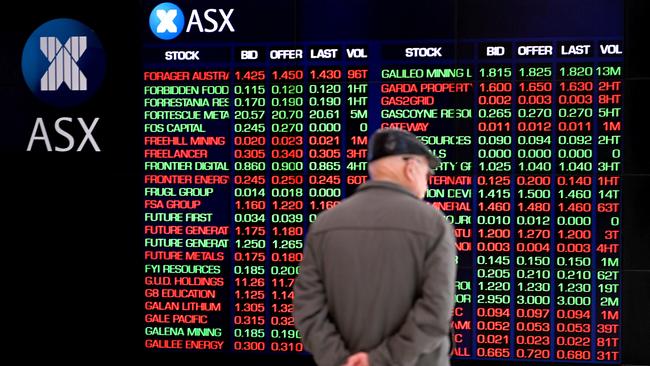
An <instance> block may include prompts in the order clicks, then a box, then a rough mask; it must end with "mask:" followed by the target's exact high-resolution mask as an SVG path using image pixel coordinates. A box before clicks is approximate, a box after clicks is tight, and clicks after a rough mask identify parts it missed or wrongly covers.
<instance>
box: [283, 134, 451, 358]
mask: <svg viewBox="0 0 650 366" xmlns="http://www.w3.org/2000/svg"><path fill="white" fill-rule="evenodd" d="M438 165H439V160H438V159H437V158H436V157H435V156H434V155H433V154H432V153H431V151H430V150H429V148H428V147H427V146H426V145H424V144H423V143H422V142H420V141H419V140H418V139H417V138H416V137H415V135H413V134H411V133H409V132H406V131H403V130H399V129H390V128H387V129H380V130H377V131H376V132H375V133H374V134H373V135H372V136H371V138H370V142H369V145H368V173H369V176H370V180H369V181H368V182H366V183H364V184H363V185H361V186H360V187H359V188H358V189H357V191H356V192H355V193H354V194H353V195H352V196H350V197H349V198H347V199H345V200H343V201H341V202H340V203H339V204H338V205H337V206H335V207H334V208H332V209H330V210H327V211H324V212H322V213H321V214H320V215H319V216H318V218H317V219H316V221H315V222H314V223H313V224H312V225H311V226H310V228H309V231H308V233H307V238H306V245H305V256H304V260H303V262H302V263H301V269H300V274H299V275H298V277H297V278H296V282H295V286H294V290H295V300H294V312H293V316H294V318H295V323H296V328H297V329H298V330H299V331H300V333H301V336H302V341H303V343H304V345H305V348H306V349H307V350H308V351H309V352H310V353H311V354H312V355H313V357H314V360H315V361H316V363H317V364H318V365H319V366H341V365H346V366H366V365H370V366H388V365H391V366H393V365H399V366H412V365H413V366H421V365H428V366H437V365H449V363H450V362H449V357H450V347H451V345H450V334H451V333H450V331H451V329H450V325H451V316H452V311H453V306H454V295H455V290H454V289H455V281H456V264H455V255H456V246H455V243H456V238H455V236H454V230H453V226H452V225H451V224H450V223H449V222H448V221H447V220H446V219H445V217H444V216H443V214H442V213H441V212H440V211H439V210H437V209H435V208H434V207H433V206H431V205H429V204H428V203H426V202H425V201H423V200H422V199H423V198H424V196H425V194H426V191H427V188H428V181H429V177H430V175H431V174H432V171H433V169H435V168H436V167H437V166H438Z"/></svg>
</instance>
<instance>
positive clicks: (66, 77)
mask: <svg viewBox="0 0 650 366" xmlns="http://www.w3.org/2000/svg"><path fill="white" fill-rule="evenodd" d="M105 70H106V57H105V54H104V48H103V47H102V44H101V42H100V41H99V38H97V36H96V35H95V32H93V30H92V29H90V28H88V27H87V26H86V25H84V24H83V23H81V22H78V21H76V20H73V19H65V18H61V19H54V20H50V21H48V22H46V23H44V24H42V25H41V26H40V27H38V28H37V29H36V30H35V31H34V32H33V33H32V34H31V36H30V37H29V38H28V39H27V42H26V43H25V47H24V48H23V58H22V71H23V77H24V78H25V82H26V83H27V86H28V87H29V89H30V90H31V91H32V93H33V94H34V95H35V96H36V97H37V98H39V99H41V100H42V101H43V102H45V103H48V104H50V105H53V106H56V107H70V106H74V105H79V104H81V103H83V102H85V101H86V100H88V99H89V98H90V97H91V96H93V95H94V94H95V92H96V91H97V89H99V87H100V86H101V84H102V81H103V79H104V72H105Z"/></svg>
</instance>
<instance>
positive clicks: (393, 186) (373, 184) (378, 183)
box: [357, 179, 417, 199]
mask: <svg viewBox="0 0 650 366" xmlns="http://www.w3.org/2000/svg"><path fill="white" fill-rule="evenodd" d="M370 189H390V190H393V191H397V192H400V193H404V194H407V195H409V196H411V197H413V198H416V199H417V197H416V196H415V195H414V194H413V193H411V192H410V191H409V190H407V189H406V188H404V187H402V186H401V185H399V184H397V183H393V182H389V181H386V180H372V179H370V180H368V181H366V182H365V183H363V184H362V185H360V186H359V187H358V188H357V192H361V191H366V190H370Z"/></svg>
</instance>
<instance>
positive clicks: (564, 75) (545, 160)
mask: <svg viewBox="0 0 650 366" xmlns="http://www.w3.org/2000/svg"><path fill="white" fill-rule="evenodd" d="M248 3H249V2H227V1H225V2H218V3H214V2H178V3H176V4H174V3H159V2H151V3H150V4H148V6H145V9H144V10H145V11H144V13H145V15H146V17H144V18H143V20H142V28H143V34H144V36H143V38H144V40H145V43H144V47H143V50H142V61H143V64H142V72H141V82H142V85H141V87H142V93H141V94H142V101H141V103H142V104H141V106H142V118H141V120H140V122H139V123H141V132H142V141H141V142H142V145H141V153H142V156H141V159H142V171H141V172H142V176H141V177H142V187H141V190H142V191H141V193H142V194H141V199H142V226H141V229H142V231H141V234H142V260H143V263H142V274H143V277H142V285H143V291H144V294H143V302H142V310H143V321H142V328H141V332H142V335H143V344H142V347H143V348H144V349H145V350H146V351H147V352H152V353H154V352H161V353H166V352H174V353H206V354H229V355H233V354H249V355H250V354H253V355H270V354H282V355H289V356H291V357H293V356H295V359H305V360H306V359H307V356H308V352H307V351H306V350H305V349H304V346H303V345H302V343H301V339H300V333H299V332H298V331H297V330H296V328H295V327H294V321H293V318H292V316H291V313H292V309H293V308H292V301H293V296H294V293H293V284H294V279H295V277H296V275H297V274H298V273H299V271H300V261H301V260H302V258H303V254H302V253H303V249H304V244H305V243H304V236H305V234H306V232H307V230H308V228H309V223H310V222H312V221H313V220H314V219H315V217H316V216H317V215H318V213H319V212H322V211H323V210H326V209H328V208H331V207H334V206H335V205H336V204H337V203H338V202H340V200H342V199H345V198H346V197H348V196H350V195H352V194H354V191H355V189H356V188H357V187H359V185H360V184H362V183H363V182H365V181H366V180H367V179H368V176H367V172H366V168H367V164H366V154H367V150H366V145H367V142H368V137H369V135H370V134H371V133H372V132H373V131H374V130H376V129H378V128H382V127H396V128H402V129H405V130H408V131H411V132H413V133H414V134H416V135H417V136H418V138H419V139H420V140H421V141H422V142H424V143H425V144H427V145H428V146H429V147H430V148H431V149H432V150H433V151H434V152H435V154H436V155H437V156H438V157H440V159H441V161H442V163H441V166H440V168H439V169H438V170H437V171H436V174H435V175H434V176H431V177H430V180H429V183H430V188H429V190H428V192H427V194H426V197H425V200H426V201H427V202H429V203H430V204H431V206H432V208H433V207H435V208H438V209H441V210H442V211H443V212H444V213H445V215H446V217H447V219H448V220H449V221H450V222H451V223H453V224H454V226H455V234H456V237H457V243H456V248H457V250H458V255H457V257H456V261H457V264H458V268H459V270H458V276H457V277H458V278H457V283H456V298H455V301H456V305H455V308H454V314H453V315H454V316H453V328H454V332H455V336H454V341H455V349H454V354H453V359H454V360H457V361H462V360H495V361H538V362H549V363H554V362H578V363H594V364H600V363H602V364H617V363H620V362H621V344H622V342H621V319H622V315H621V297H622V296H621V294H622V289H621V284H622V282H621V250H622V242H623V240H622V233H621V218H622V202H623V200H622V193H621V188H622V168H623V167H622V164H623V155H624V151H623V146H624V145H623V139H622V138H623V130H624V128H625V121H624V118H623V117H624V116H623V102H624V96H623V75H624V72H625V70H624V57H625V55H624V53H623V52H624V48H623V41H624V40H623V32H622V7H621V5H620V4H618V5H613V4H612V3H611V2H605V1H602V2H598V1H597V2H596V3H597V4H596V5H594V4H591V8H590V9H589V10H588V11H587V10H585V9H582V8H581V7H580V5H579V4H573V3H571V2H569V3H567V4H564V3H561V2H551V3H553V4H555V5H559V6H560V7H564V9H555V10H554V11H548V12H544V11H540V9H538V8H536V7H532V6H531V7H530V8H526V7H513V9H508V8H507V7H506V8H499V9H492V8H490V7H488V6H485V5H483V6H481V7H480V9H471V7H470V6H468V7H469V8H465V7H462V6H461V7H454V6H452V5H447V6H445V5H440V6H441V8H440V9H437V8H436V6H438V5H432V4H429V5H428V6H424V7H423V8H422V9H420V8H418V6H419V5H413V6H411V7H410V8H409V9H408V10H409V11H404V10H402V11H400V10H395V9H394V8H393V7H396V6H398V5H395V4H394V5H392V6H387V7H386V8H380V6H379V5H377V7H372V6H371V5H369V4H365V5H364V6H366V7H371V9H367V8H365V7H362V6H357V7H351V8H343V7H342V6H343V5H342V4H343V3H341V4H340V6H341V7H342V8H340V9H334V10H332V9H330V10H329V11H325V10H324V8H323V7H324V6H325V5H321V6H315V5H314V6H309V5H307V4H298V5H297V4H294V2H290V3H289V4H288V5H286V6H283V5H281V4H265V5H261V4H260V2H257V3H255V4H254V2H251V4H248ZM271 3H273V2H271ZM442 3H444V2H442ZM601 3H602V4H601ZM513 4H514V2H513ZM597 5H598V6H597ZM328 6H333V5H332V4H329V5H328ZM344 9H345V10H344ZM515 9H517V12H515ZM497 10H498V11H497ZM509 10H511V11H512V13H510V14H508V13H506V14H503V13H501V12H502V11H506V12H507V11H509ZM393 11H394V12H396V13H397V14H396V15H395V16H397V15H400V16H406V19H405V20H400V21H397V20H395V19H393V18H392V16H393V15H392V12H393ZM491 11H494V13H491ZM560 12H568V13H569V14H582V13H583V12H586V13H585V14H584V17H585V18H584V19H582V20H579V19H578V20H576V19H573V20H572V21H565V18H563V17H561V16H558V13H560ZM468 13H472V14H476V13H480V14H481V15H482V16H483V17H485V18H486V19H492V20H491V21H485V23H481V24H478V23H475V22H474V19H475V18H476V17H477V15H473V16H472V17H470V18H471V19H470V20H465V21H464V20H463V19H465V18H463V14H468ZM454 14H455V16H454ZM409 17H411V18H409ZM468 17H469V16H468ZM511 17H516V18H517V21H516V22H517V23H516V24H517V26H513V27H512V28H510V27H507V26H505V25H503V24H504V23H508V22H507V21H506V20H507V19H510V18H511ZM412 18H413V19H412ZM429 18H432V19H433V20H432V21H430V22H429V21H423V20H427V19H429ZM504 19H506V20H504ZM603 19H604V20H605V21H599V20H603ZM390 20H392V22H393V24H392V25H391V21H390ZM576 22H577V23H580V22H586V23H589V24H593V23H597V26H589V27H587V26H581V25H580V24H576ZM350 24H353V25H350ZM527 24H528V25H530V27H526V26H525V25H527ZM550 24H552V25H550ZM541 25H545V26H548V28H543V27H541ZM461 26H463V27H467V29H466V30H461V31H458V30H457V28H458V27H461ZM386 27H391V29H392V31H391V32H389V31H387V30H386ZM482 27H485V29H483V28H482ZM546 30H548V32H547V31H546ZM304 362H305V363H306V362H307V361H304Z"/></svg>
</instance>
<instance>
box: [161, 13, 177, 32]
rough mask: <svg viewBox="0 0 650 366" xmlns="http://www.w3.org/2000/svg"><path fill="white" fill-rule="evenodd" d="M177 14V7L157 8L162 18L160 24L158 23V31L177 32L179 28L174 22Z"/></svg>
mask: <svg viewBox="0 0 650 366" xmlns="http://www.w3.org/2000/svg"><path fill="white" fill-rule="evenodd" d="M177 14H178V10H177V9H169V10H164V9H158V10H156V16H157V17H158V19H159V20H160V24H158V27H157V28H156V32H158V33H165V32H167V31H169V32H170V33H177V32H178V28H177V27H176V24H174V18H176V15H177Z"/></svg>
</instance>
